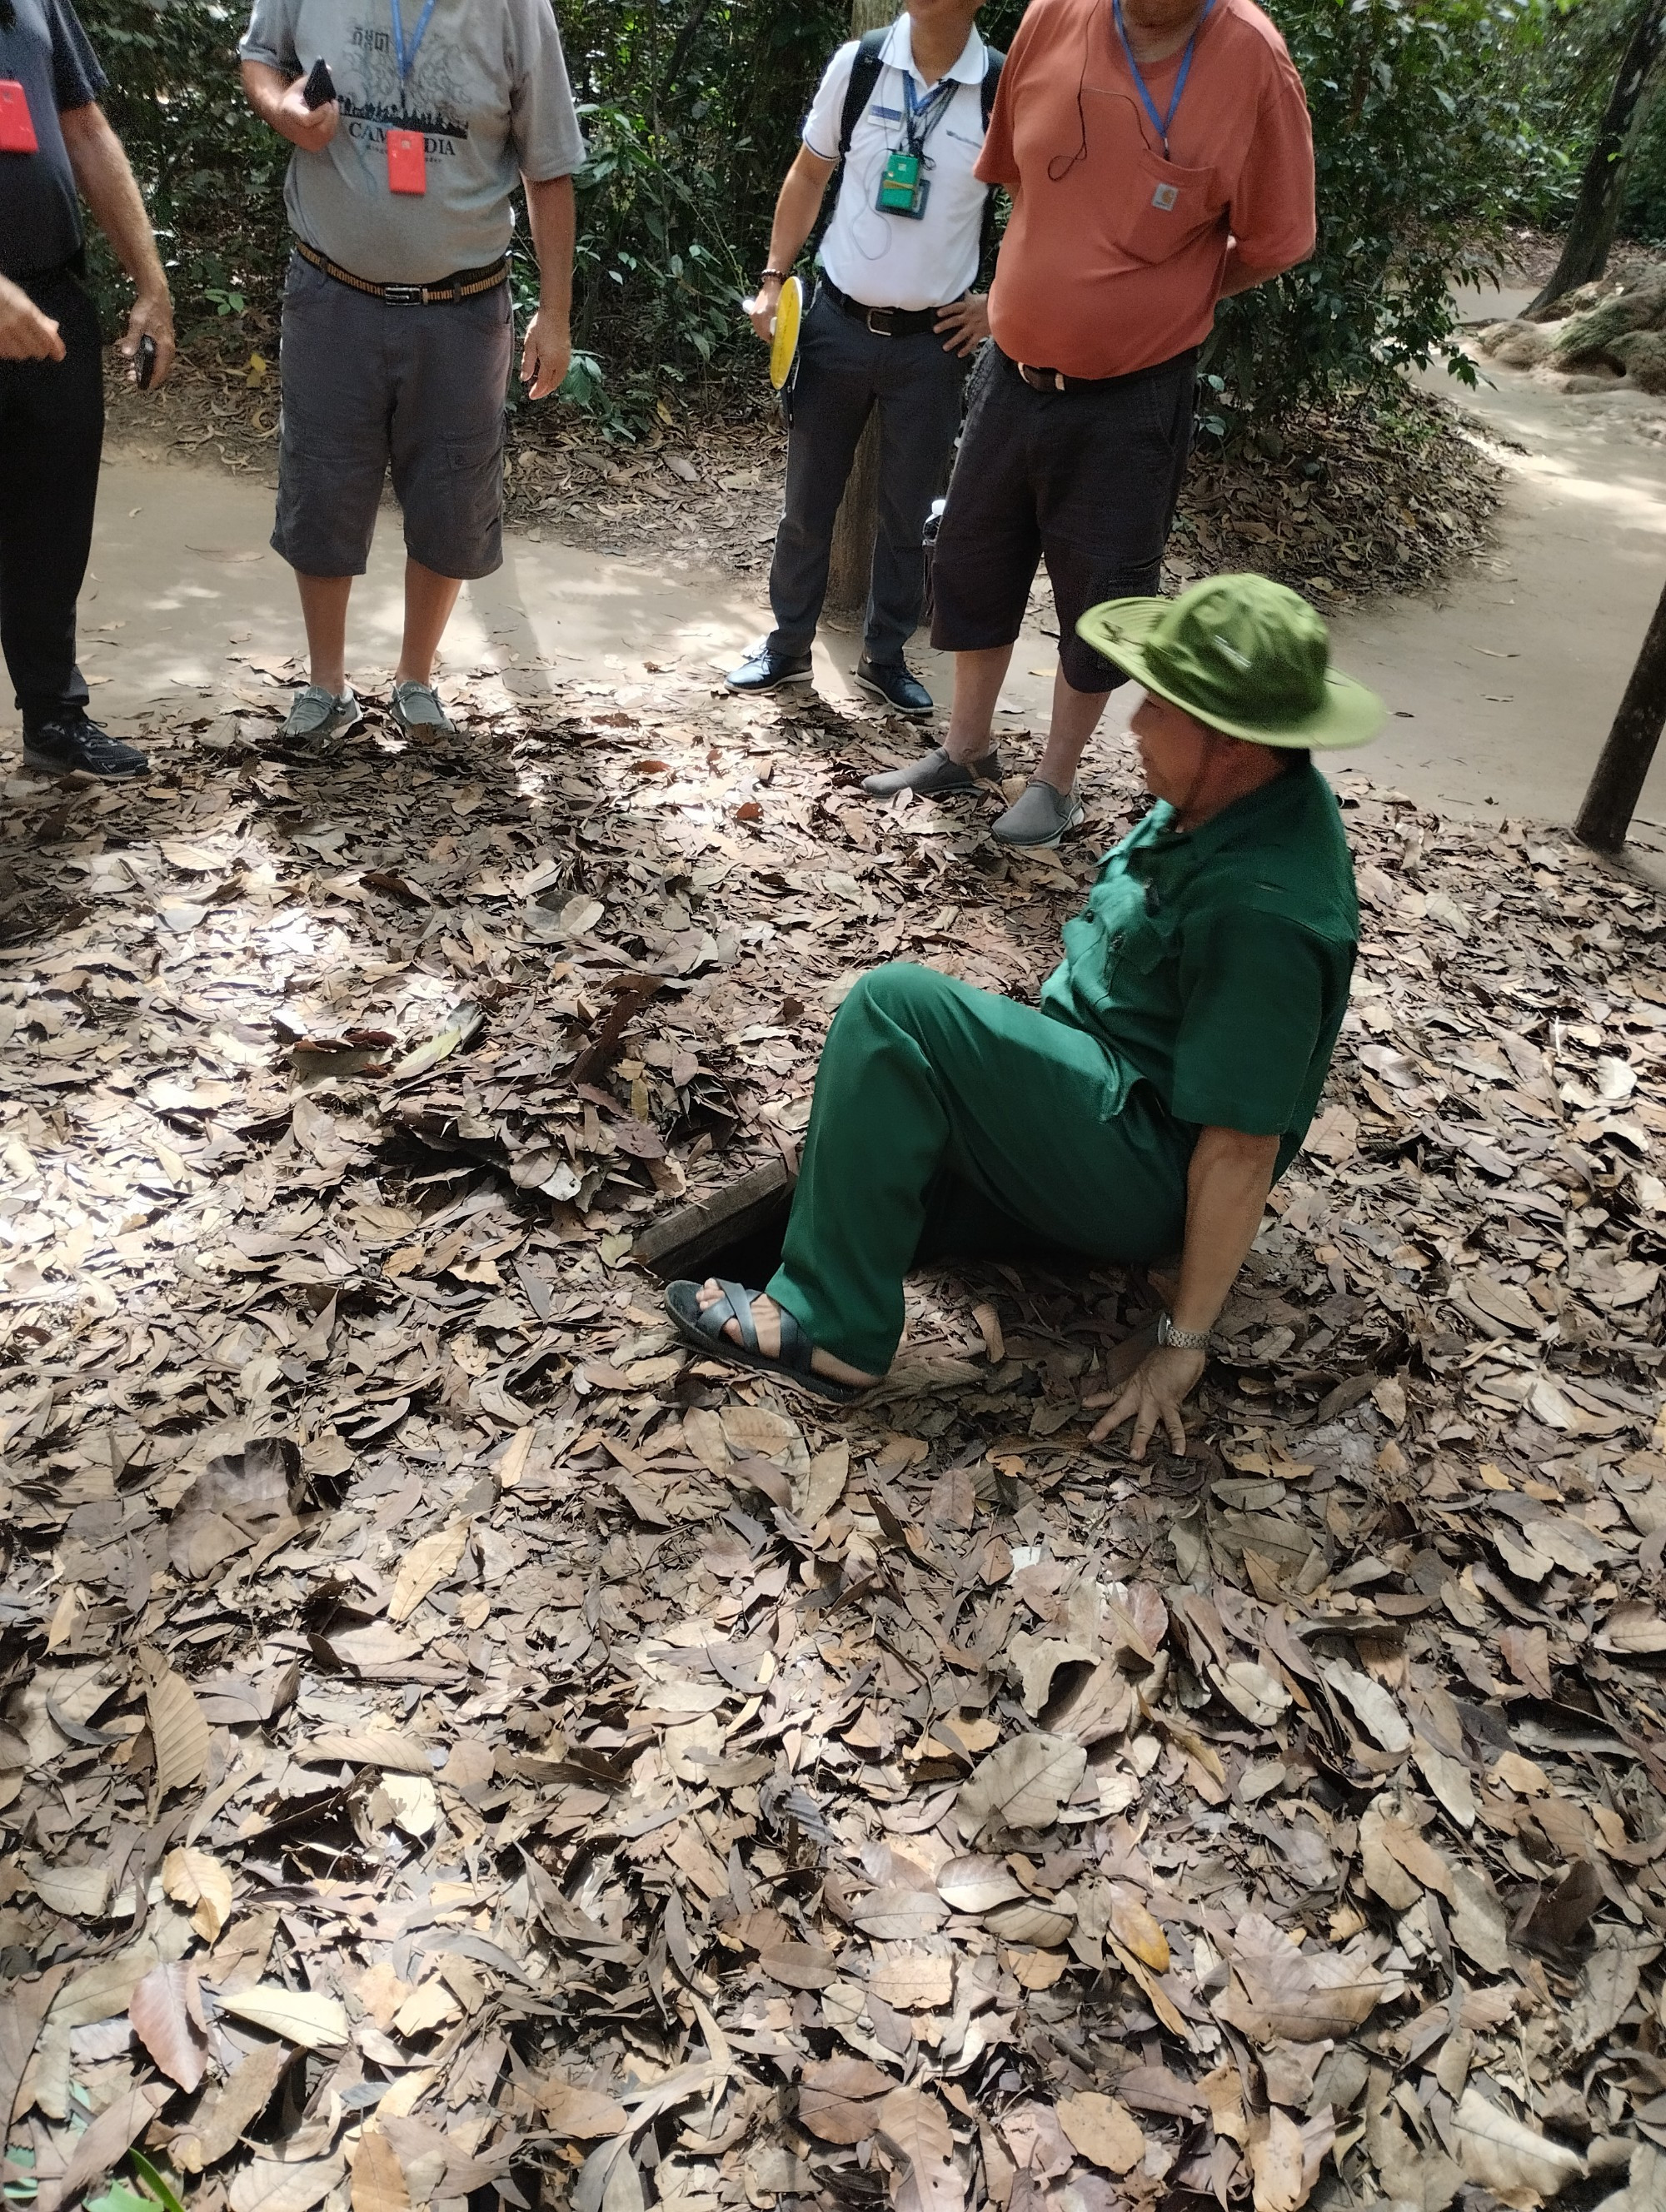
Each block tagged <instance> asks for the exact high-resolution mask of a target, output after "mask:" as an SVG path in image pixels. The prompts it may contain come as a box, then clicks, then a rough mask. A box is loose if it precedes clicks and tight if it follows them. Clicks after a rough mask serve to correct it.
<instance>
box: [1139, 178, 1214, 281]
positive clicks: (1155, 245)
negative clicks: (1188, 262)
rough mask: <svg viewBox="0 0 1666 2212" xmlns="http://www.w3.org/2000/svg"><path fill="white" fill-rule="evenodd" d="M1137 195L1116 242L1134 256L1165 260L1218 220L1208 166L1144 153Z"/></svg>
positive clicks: (1140, 258)
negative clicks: (1187, 164)
mask: <svg viewBox="0 0 1666 2212" xmlns="http://www.w3.org/2000/svg"><path fill="white" fill-rule="evenodd" d="M1139 177H1140V203H1139V204H1138V205H1137V206H1136V207H1135V209H1134V212H1133V215H1132V216H1131V217H1130V218H1129V221H1128V226H1127V228H1126V229H1125V230H1124V232H1123V234H1122V240H1121V243H1122V246H1125V247H1126V249H1127V250H1128V252H1130V253H1131V254H1133V256H1134V258H1135V260H1137V261H1168V260H1170V259H1172V258H1173V257H1174V256H1175V255H1176V254H1177V253H1178V252H1180V250H1181V248H1182V247H1183V246H1187V245H1189V243H1190V242H1191V240H1193V239H1195V237H1196V236H1197V234H1198V233H1199V232H1200V231H1202V230H1207V229H1208V228H1209V227H1210V225H1211V224H1213V223H1214V222H1218V221H1219V215H1220V209H1219V202H1218V196H1217V193H1216V190H1215V173H1214V171H1213V169H1182V168H1178V167H1176V165H1175V164H1174V163H1173V162H1172V161H1156V160H1154V159H1153V158H1152V155H1149V154H1146V155H1144V156H1143V158H1142V160H1141V161H1140V167H1139Z"/></svg>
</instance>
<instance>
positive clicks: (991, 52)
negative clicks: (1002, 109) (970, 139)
mask: <svg viewBox="0 0 1666 2212" xmlns="http://www.w3.org/2000/svg"><path fill="white" fill-rule="evenodd" d="M1005 68H1006V55H1005V54H1004V53H1002V52H1001V51H1000V47H999V46H987V47H985V49H984V58H983V127H984V129H985V130H986V131H987V130H988V127H989V116H990V112H991V111H992V110H993V108H994V104H995V91H996V88H997V87H998V86H999V85H1000V73H1001V71H1002V70H1004V69H1005Z"/></svg>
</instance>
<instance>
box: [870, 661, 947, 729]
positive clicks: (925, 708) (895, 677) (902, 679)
mask: <svg viewBox="0 0 1666 2212" xmlns="http://www.w3.org/2000/svg"><path fill="white" fill-rule="evenodd" d="M856 681H857V682H858V683H859V684H860V685H861V687H862V689H863V690H864V691H871V692H872V693H873V696H874V697H875V698H876V699H883V700H884V701H885V704H886V706H887V707H889V708H891V712H892V714H906V715H907V716H908V717H909V720H910V721H923V720H924V719H925V717H926V716H927V714H935V713H936V712H937V702H936V700H935V699H933V697H932V695H931V693H930V692H929V691H927V689H926V687H925V685H924V684H922V683H921V681H920V678H918V677H917V676H916V675H915V672H914V671H913V670H912V669H911V668H910V667H909V665H908V663H907V662H906V661H905V660H886V661H873V660H870V659H868V657H867V655H866V653H864V654H863V655H862V657H861V659H860V660H859V661H858V662H857V664H856Z"/></svg>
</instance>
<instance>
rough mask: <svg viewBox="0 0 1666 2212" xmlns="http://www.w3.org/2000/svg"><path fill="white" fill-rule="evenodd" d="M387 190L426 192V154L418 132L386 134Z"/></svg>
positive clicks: (421, 135)
mask: <svg viewBox="0 0 1666 2212" xmlns="http://www.w3.org/2000/svg"><path fill="white" fill-rule="evenodd" d="M387 189H388V190H389V191H391V192H418V193H421V192H425V191H427V190H428V152H427V149H426V148H425V147H424V145H423V134H422V132H421V131H389V132H388V134H387Z"/></svg>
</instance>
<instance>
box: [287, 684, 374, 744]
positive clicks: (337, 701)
mask: <svg viewBox="0 0 1666 2212" xmlns="http://www.w3.org/2000/svg"><path fill="white" fill-rule="evenodd" d="M363 720H364V709H363V708H362V707H361V706H360V704H359V702H358V701H357V699H356V698H355V697H354V696H353V693H352V692H351V690H347V691H344V692H343V693H342V695H341V696H340V697H339V698H337V696H336V695H335V693H334V692H333V691H326V690H325V688H324V686H323V685H322V684H307V687H306V689H305V690H301V691H297V692H296V694H295V704H294V705H293V706H292V707H291V708H290V709H289V716H288V719H287V720H285V722H284V725H283V734H284V736H285V737H286V738H291V739H300V740H302V741H303V742H304V741H306V740H307V739H311V738H319V739H321V738H340V737H344V736H345V735H346V733H347V732H348V731H349V730H356V729H357V727H358V726H359V724H360V723H361V722H362V721H363Z"/></svg>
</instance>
